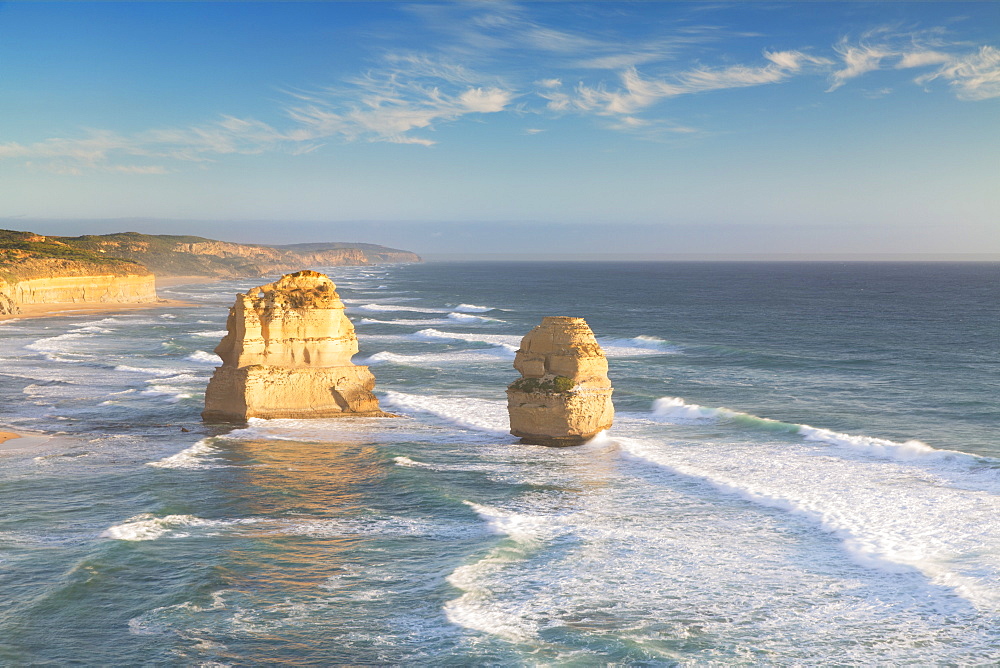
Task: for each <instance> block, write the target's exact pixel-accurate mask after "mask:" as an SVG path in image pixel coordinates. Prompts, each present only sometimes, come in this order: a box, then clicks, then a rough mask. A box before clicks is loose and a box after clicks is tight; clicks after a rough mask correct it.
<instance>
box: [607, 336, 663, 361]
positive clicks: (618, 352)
mask: <svg viewBox="0 0 1000 668" xmlns="http://www.w3.org/2000/svg"><path fill="white" fill-rule="evenodd" d="M597 342H598V343H599V344H600V346H601V349H602V350H603V351H604V354H605V355H607V356H608V357H643V356H646V355H666V354H675V353H678V352H680V350H679V349H678V348H677V347H676V346H674V345H672V344H670V343H669V342H668V341H664V340H663V339H660V338H657V337H655V336H645V335H641V336H635V337H632V338H626V339H616V338H608V337H601V338H599V339H597Z"/></svg>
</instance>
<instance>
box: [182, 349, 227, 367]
mask: <svg viewBox="0 0 1000 668" xmlns="http://www.w3.org/2000/svg"><path fill="white" fill-rule="evenodd" d="M184 359H187V360H191V361H192V362H199V363H200V364H215V365H218V364H222V358H220V357H219V356H218V355H216V354H215V353H207V352H205V351H204V350H196V351H194V352H193V353H191V354H190V355H188V356H187V357H185V358H184Z"/></svg>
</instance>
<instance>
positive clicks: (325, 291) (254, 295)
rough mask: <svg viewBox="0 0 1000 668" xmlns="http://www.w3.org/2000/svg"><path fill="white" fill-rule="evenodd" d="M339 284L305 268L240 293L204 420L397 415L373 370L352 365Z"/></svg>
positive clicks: (350, 330)
mask: <svg viewBox="0 0 1000 668" xmlns="http://www.w3.org/2000/svg"><path fill="white" fill-rule="evenodd" d="M336 287H337V286H335V285H334V284H333V281H331V280H330V279H329V278H328V277H327V276H324V275H323V274H321V273H319V272H316V271H309V270H304V271H298V272H295V273H294V274H287V275H285V276H282V277H281V278H280V279H279V280H278V281H275V282H274V283H268V284H267V285H262V286H260V287H257V288H253V289H252V290H250V291H249V292H247V293H246V294H240V295H237V297H236V303H235V305H234V306H233V307H232V308H231V309H229V320H228V321H227V322H226V329H227V330H228V333H227V334H226V336H225V337H224V338H223V339H222V342H221V343H220V344H219V345H218V346H217V347H216V349H215V353H216V354H217V355H218V356H219V357H221V358H222V366H220V367H216V369H215V374H214V375H213V376H212V379H211V380H210V381H209V383H208V389H207V390H206V391H205V410H204V412H202V414H201V416H202V418H203V419H205V420H224V421H243V420H246V419H247V418H251V417H258V418H328V417H393V416H392V415H391V414H389V413H383V412H382V411H381V410H379V405H378V399H376V398H375V395H374V394H372V389H373V388H374V387H375V377H374V376H373V375H372V373H371V372H370V371H369V370H368V367H366V366H355V365H354V364H352V363H351V357H352V356H353V355H354V354H355V353H357V352H358V339H357V336H355V334H354V326H353V325H352V324H351V321H350V320H348V319H347V316H346V315H344V303H343V302H342V301H340V297H339V296H338V295H337V292H336Z"/></svg>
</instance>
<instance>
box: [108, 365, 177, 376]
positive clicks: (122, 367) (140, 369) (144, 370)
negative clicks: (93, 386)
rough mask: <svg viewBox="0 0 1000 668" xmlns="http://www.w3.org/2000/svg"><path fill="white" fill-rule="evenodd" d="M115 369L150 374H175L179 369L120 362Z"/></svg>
mask: <svg viewBox="0 0 1000 668" xmlns="http://www.w3.org/2000/svg"><path fill="white" fill-rule="evenodd" d="M115 371H127V372H129V373H143V374H147V375H150V376H163V377H166V376H175V375H176V374H177V369H152V368H149V367H138V366H129V365H127V364H119V365H118V366H116V367H115Z"/></svg>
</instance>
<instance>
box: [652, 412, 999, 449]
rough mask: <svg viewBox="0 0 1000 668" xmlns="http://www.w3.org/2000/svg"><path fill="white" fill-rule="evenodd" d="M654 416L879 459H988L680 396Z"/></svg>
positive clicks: (675, 421) (665, 419) (923, 444)
mask: <svg viewBox="0 0 1000 668" xmlns="http://www.w3.org/2000/svg"><path fill="white" fill-rule="evenodd" d="M653 415H654V416H655V417H657V418H661V419H663V420H664V421H666V422H671V423H675V424H697V423H699V422H714V421H724V422H731V423H735V424H738V425H740V426H744V427H751V428H756V429H764V430H767V431H777V432H787V433H791V434H798V435H799V436H802V437H803V438H804V439H805V440H807V441H817V442H820V443H826V444H828V445H835V446H840V447H845V448H852V449H854V450H860V451H863V452H865V453H866V454H869V455H872V456H875V457H883V458H887V459H898V460H903V461H909V460H914V459H921V458H930V459H938V460H962V461H965V462H967V463H969V464H972V463H977V462H980V461H984V459H985V458H983V457H978V456H976V455H970V454H967V453H964V452H957V451H955V450H944V449H937V448H933V447H931V446H929V445H927V444H926V443H922V442H920V441H916V440H909V441H905V442H903V443H898V442H896V441H890V440H888V439H884V438H876V437H873V436H852V435H850V434H841V433H838V432H835V431H831V430H829V429H819V428H816V427H810V426H809V425H807V424H794V423H789V422H781V421H779V420H772V419H770V418H763V417H758V416H756V415H751V414H749V413H743V412H740V411H734V410H732V409H729V408H709V407H706V406H700V405H698V404H689V403H687V402H686V401H684V400H683V399H681V398H680V397H661V398H660V399H657V400H656V401H654V402H653Z"/></svg>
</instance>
